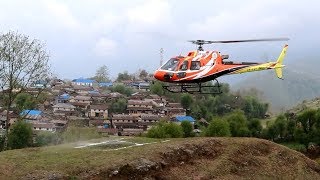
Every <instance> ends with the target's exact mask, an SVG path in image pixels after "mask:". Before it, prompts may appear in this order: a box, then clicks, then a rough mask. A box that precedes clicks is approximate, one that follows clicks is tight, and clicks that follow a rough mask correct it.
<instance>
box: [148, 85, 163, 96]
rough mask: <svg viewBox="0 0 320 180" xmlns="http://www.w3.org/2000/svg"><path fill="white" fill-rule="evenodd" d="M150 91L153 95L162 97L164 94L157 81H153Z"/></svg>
mask: <svg viewBox="0 0 320 180" xmlns="http://www.w3.org/2000/svg"><path fill="white" fill-rule="evenodd" d="M150 91H151V92H152V93H154V94H157V95H159V96H162V95H163V94H164V90H163V87H162V83H161V82H159V81H155V82H154V83H153V84H151V86H150Z"/></svg>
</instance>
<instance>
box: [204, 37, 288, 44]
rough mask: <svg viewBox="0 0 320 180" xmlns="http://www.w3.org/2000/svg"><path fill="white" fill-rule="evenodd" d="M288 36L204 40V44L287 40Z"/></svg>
mask: <svg viewBox="0 0 320 180" xmlns="http://www.w3.org/2000/svg"><path fill="white" fill-rule="evenodd" d="M288 40H289V38H264V39H243V40H229V41H205V43H206V44H211V43H240V42H261V41H288Z"/></svg>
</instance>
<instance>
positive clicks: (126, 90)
mask: <svg viewBox="0 0 320 180" xmlns="http://www.w3.org/2000/svg"><path fill="white" fill-rule="evenodd" d="M111 91H112V92H118V93H120V94H124V95H127V96H130V95H131V94H132V92H133V90H132V88H130V87H126V86H124V85H122V84H118V85H116V86H114V87H112V89H111Z"/></svg>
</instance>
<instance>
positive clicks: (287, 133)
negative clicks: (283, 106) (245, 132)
mask: <svg viewBox="0 0 320 180" xmlns="http://www.w3.org/2000/svg"><path fill="white" fill-rule="evenodd" d="M264 137H265V138H268V139H271V140H273V141H275V142H286V143H294V144H303V145H304V148H308V147H309V145H310V144H315V145H320V109H317V110H316V109H305V110H303V111H302V112H299V113H297V114H296V115H294V114H291V113H285V114H281V115H279V116H278V117H277V118H276V120H275V121H274V122H273V123H270V124H268V125H267V128H266V129H265V130H264ZM300 149H301V148H300Z"/></svg>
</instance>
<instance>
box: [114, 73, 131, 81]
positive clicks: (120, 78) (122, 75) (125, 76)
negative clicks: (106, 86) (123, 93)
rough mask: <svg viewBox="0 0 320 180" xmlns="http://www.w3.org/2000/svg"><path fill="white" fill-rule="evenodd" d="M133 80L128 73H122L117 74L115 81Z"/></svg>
mask: <svg viewBox="0 0 320 180" xmlns="http://www.w3.org/2000/svg"><path fill="white" fill-rule="evenodd" d="M132 79H134V78H133V76H132V75H130V74H129V73H128V71H124V72H123V73H118V77H117V81H118V82H121V81H126V80H132Z"/></svg>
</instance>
